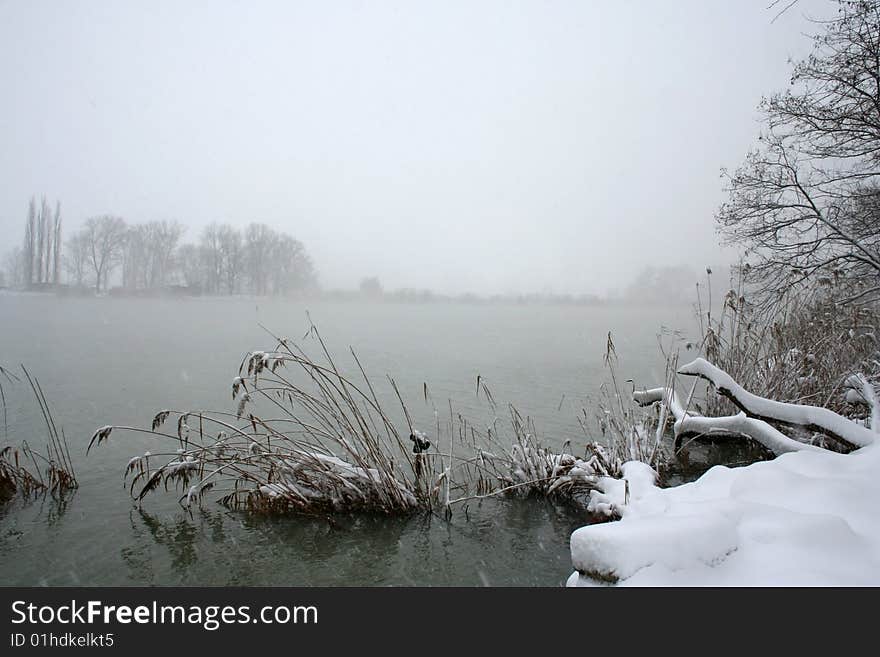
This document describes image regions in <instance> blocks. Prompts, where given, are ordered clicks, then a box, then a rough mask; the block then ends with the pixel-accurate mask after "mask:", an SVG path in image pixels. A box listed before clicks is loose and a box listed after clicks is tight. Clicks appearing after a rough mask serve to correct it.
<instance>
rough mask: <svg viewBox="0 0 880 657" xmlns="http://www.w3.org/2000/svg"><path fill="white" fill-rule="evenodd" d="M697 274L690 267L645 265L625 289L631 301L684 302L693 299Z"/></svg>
mask: <svg viewBox="0 0 880 657" xmlns="http://www.w3.org/2000/svg"><path fill="white" fill-rule="evenodd" d="M696 283H697V275H696V273H695V272H694V270H693V269H691V268H690V267H687V266H684V265H681V266H665V267H645V268H643V269H642V270H641V271H640V272H639V274H638V275H637V276H636V278H635V280H634V281H633V282H632V284H631V285H630V286H629V287H628V288H627V290H626V295H625V296H626V298H627V299H629V300H631V301H640V302H646V301H656V302H658V303H668V302H675V303H686V302H688V301H691V300H693V298H694V290H695V285H696Z"/></svg>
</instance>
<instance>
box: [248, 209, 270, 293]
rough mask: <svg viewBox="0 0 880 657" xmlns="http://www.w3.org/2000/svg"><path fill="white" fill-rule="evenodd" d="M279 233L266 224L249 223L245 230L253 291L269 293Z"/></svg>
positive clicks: (249, 277) (249, 273) (249, 274)
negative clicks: (274, 251) (270, 275)
mask: <svg viewBox="0 0 880 657" xmlns="http://www.w3.org/2000/svg"><path fill="white" fill-rule="evenodd" d="M277 239H278V234H277V233H276V232H275V231H274V230H272V229H271V228H269V226H267V225H266V224H257V223H252V224H249V225H248V227H247V228H245V231H244V250H245V262H246V264H247V273H248V279H249V281H250V286H251V292H252V293H253V294H256V295H257V296H262V295H264V294H268V293H269V268H270V266H271V262H272V255H273V253H272V252H273V250H274V248H275V243H276V241H277Z"/></svg>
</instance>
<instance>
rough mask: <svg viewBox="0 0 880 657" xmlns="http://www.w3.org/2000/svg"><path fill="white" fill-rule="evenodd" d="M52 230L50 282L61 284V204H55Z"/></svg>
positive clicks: (58, 202) (57, 202)
mask: <svg viewBox="0 0 880 657" xmlns="http://www.w3.org/2000/svg"><path fill="white" fill-rule="evenodd" d="M53 224H54V229H53V231H52V245H53V248H52V256H53V257H52V282H53V283H54V284H55V285H58V283H60V282H61V278H60V276H61V202H60V201H56V202H55V219H54V222H53Z"/></svg>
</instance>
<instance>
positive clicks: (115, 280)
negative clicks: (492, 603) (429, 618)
mask: <svg viewBox="0 0 880 657" xmlns="http://www.w3.org/2000/svg"><path fill="white" fill-rule="evenodd" d="M766 4H767V1H766V0H762V1H760V2H758V1H757V0H756V1H754V2H736V3H731V2H723V1H717V2H704V1H702V0H686V1H684V0H683V1H677V2H675V3H659V2H654V3H631V2H615V3H607V2H604V3H600V2H566V1H561V2H551V3H545V2H523V3H509V2H501V1H498V2H495V1H490V2H480V3H469V2H457V1H451V2H443V3H393V2H388V3H363V2H359V1H352V2H340V3H317V2H314V3H301V2H297V3H291V2H281V1H280V0H278V1H268V0H267V1H264V2H255V3H247V4H244V3H239V2H232V1H228V2H213V3H209V4H199V3H186V4H185V5H182V4H181V3H175V2H170V1H166V0H156V1H154V2H143V3H128V2H127V3H106V2H98V1H95V2H92V1H89V0H83V1H80V2H69V3H58V2H49V1H46V0H35V1H33V2H26V3H25V2H0V89H2V90H3V102H2V103H0V143H2V144H3V148H0V176H2V180H3V184H2V185H0V275H2V277H0V367H4V368H6V369H8V370H9V371H10V372H12V371H14V372H19V369H18V368H19V365H20V364H24V365H25V366H26V367H27V368H28V370H29V371H30V372H31V373H32V374H33V375H34V376H36V377H37V378H38V379H39V381H40V383H41V385H42V389H43V391H44V392H45V395H46V398H47V399H48V401H49V403H50V404H51V408H52V411H53V413H54V415H55V418H56V420H57V422H58V424H59V425H61V426H63V427H64V432H65V435H66V437H67V440H68V442H69V445H70V451H71V458H72V461H73V465H74V466H75V469H76V473H77V476H78V480H79V488H78V489H77V490H75V491H74V492H72V493H71V494H70V495H68V496H67V497H66V498H65V499H64V500H58V499H55V498H54V497H53V496H52V495H45V496H37V497H35V498H31V497H21V496H19V497H14V498H12V499H10V500H6V501H2V502H0V584H2V585H13V584H22V585H78V584H83V585H98V584H112V585H118V584H120V585H121V584H157V585H167V584H193V585H196V584H200V585H215V584H216V585H223V584H238V585H257V584H265V585H312V584H315V585H317V584H334V585H335V584H340V585H341V584H349V585H386V584H395V585H398V584H399V585H428V584H431V585H448V584H461V585H549V586H556V585H560V584H561V583H562V582H563V581H564V580H565V578H566V577H567V576H568V574H569V573H570V571H571V559H570V553H569V545H568V540H569V536H570V534H571V531H572V530H573V529H574V528H576V527H578V526H580V525H582V524H583V523H584V522H585V521H586V520H585V513H584V512H583V511H582V510H578V509H575V508H572V507H566V506H560V505H556V504H553V503H550V502H548V501H546V500H543V501H540V500H535V499H526V500H515V501H510V500H504V499H496V500H486V501H483V502H474V503H471V504H469V506H468V507H467V509H466V510H458V511H456V513H455V515H454V517H453V518H452V520H451V521H449V522H447V521H445V520H442V519H440V518H438V517H437V516H436V515H434V516H430V515H428V516H418V517H412V518H406V519H398V518H378V517H372V516H363V517H355V516H348V515H340V517H338V518H333V519H328V518H302V517H275V518H266V517H258V516H255V515H248V514H246V513H242V512H235V511H230V510H228V509H226V508H224V507H223V506H221V505H219V504H216V503H215V502H216V500H215V499H213V498H211V496H208V497H207V498H206V500H205V501H204V503H203V504H202V505H201V506H200V507H199V508H193V510H192V511H187V510H184V509H183V508H182V507H181V506H180V505H179V504H178V503H177V497H178V494H179V493H175V492H168V493H167V494H166V493H164V492H161V493H157V494H156V495H152V496H150V497H149V498H148V499H147V500H146V501H145V502H144V504H143V505H142V506H138V505H136V504H134V503H133V501H132V499H131V496H130V491H129V490H128V489H127V488H126V487H125V486H124V485H123V482H122V473H123V470H124V468H125V464H126V463H127V462H128V460H129V458H131V457H132V456H135V455H138V454H143V452H144V451H145V450H148V449H151V445H153V443H152V442H151V439H150V438H149V437H147V436H144V435H139V434H136V433H126V432H122V431H114V433H113V434H112V436H111V438H110V439H109V440H108V441H107V444H104V445H100V447H99V448H96V449H92V451H91V453H89V454H88V456H87V455H86V446H87V443H88V440H89V438H90V437H91V436H92V434H93V432H94V431H95V429H96V428H97V427H99V426H102V425H128V426H133V427H149V426H150V422H151V420H152V418H153V416H154V414H155V413H156V412H157V411H159V410H161V409H174V410H178V411H184V410H188V409H198V410H203V409H208V410H214V411H220V412H234V407H235V402H234V401H233V400H232V395H231V394H230V392H231V385H232V380H233V377H235V376H236V375H237V374H238V367H239V364H240V363H241V361H242V358H243V357H244V356H245V355H246V354H247V353H248V352H249V351H250V350H258V349H259V350H265V349H271V348H272V347H273V345H274V338H273V337H272V335H270V332H271V333H274V334H275V335H278V336H281V337H287V338H291V339H293V340H294V341H296V342H298V343H301V344H302V345H303V346H304V348H305V349H306V350H308V351H309V352H310V353H316V354H317V353H318V345H317V343H316V341H315V339H314V336H312V337H307V334H308V332H309V328H310V326H311V323H312V322H313V323H314V324H315V325H316V326H317V327H318V329H319V330H320V333H321V335H322V336H323V338H324V340H325V341H326V343H327V345H328V347H329V348H330V349H331V351H332V353H333V355H334V357H335V358H337V359H338V362H339V364H340V367H342V368H343V370H344V371H345V372H346V373H351V374H352V375H353V376H358V372H357V369H356V367H355V362H354V360H353V358H352V357H351V354H350V353H349V351H348V350H349V347H351V348H353V349H354V350H355V351H356V352H357V355H358V357H359V358H360V360H361V362H362V363H363V365H364V367H365V369H366V371H367V372H368V373H369V376H370V382H371V384H373V385H374V386H375V388H376V391H377V396H378V398H379V400H380V401H381V403H382V404H383V405H385V406H387V407H388V408H389V409H391V411H390V417H391V420H392V421H393V422H395V423H396V425H397V426H399V427H401V430H402V429H403V427H406V426H407V418H405V417H404V414H403V413H402V412H401V411H400V410H398V409H399V404H398V401H397V398H396V395H395V394H394V393H393V389H392V387H391V385H390V383H389V381H388V378H387V377H388V376H390V377H393V379H394V381H395V382H396V384H397V385H398V386H399V388H400V391H401V394H402V395H403V397H404V399H405V401H406V404H407V407H408V408H409V409H410V411H411V413H412V421H413V423H414V425H415V426H416V427H417V428H419V429H420V430H423V431H425V432H426V434H427V435H429V436H432V437H433V436H435V435H436V434H437V433H438V432H437V431H435V429H436V426H437V424H438V423H442V422H445V421H446V418H447V417H449V415H450V414H457V413H461V414H462V416H464V417H466V418H467V419H468V422H470V423H472V424H476V425H478V426H484V427H487V426H490V425H492V423H493V422H495V421H501V422H506V421H507V417H506V414H507V413H508V412H509V411H508V408H507V406H506V405H507V404H508V403H511V404H514V405H515V406H516V408H517V409H518V410H519V411H520V412H521V413H522V414H523V415H525V416H528V418H530V419H531V420H533V421H534V423H535V426H536V428H537V431H538V434H539V437H540V439H541V442H542V443H543V444H544V445H546V446H547V447H548V448H550V449H561V448H562V446H563V445H564V444H565V443H566V441H571V444H572V445H573V447H572V449H573V451H574V452H575V453H578V454H580V452H579V451H578V450H579V449H583V444H584V443H585V442H587V441H592V440H602V436H601V434H600V431H599V428H598V424H597V423H596V422H595V415H596V413H597V405H596V401H597V398H598V396H599V394H600V386H602V384H603V382H606V381H607V378H608V370H607V367H606V364H605V363H604V361H603V359H604V356H605V354H606V350H607V346H608V344H609V333H610V334H611V337H612V338H613V344H614V345H615V349H616V354H617V358H618V360H616V361H615V363H616V366H617V368H618V370H617V371H618V372H619V383H620V384H621V385H622V386H623V387H624V388H625V389H626V390H625V392H626V391H629V390H630V389H631V388H635V387H642V386H649V387H650V386H657V385H661V384H662V383H663V382H664V378H665V368H666V362H665V360H664V355H663V353H662V351H661V349H660V348H659V346H658V342H659V343H660V344H664V345H668V344H670V343H671V342H673V341H684V340H686V339H687V338H688V337H693V336H694V335H695V334H696V332H697V326H696V320H695V318H694V313H693V307H692V304H693V303H694V302H695V301H697V295H698V292H697V283H699V284H700V285H701V286H703V287H701V288H700V292H699V294H701V295H705V294H706V287H705V282H706V280H707V279H706V277H707V276H710V274H708V273H705V272H708V271H714V272H715V273H714V274H712V275H711V276H714V280H713V283H712V285H713V286H714V289H715V290H716V291H717V292H718V294H716V296H715V297H713V299H712V302H714V303H715V304H716V305H717V304H719V303H720V302H721V301H720V299H721V296H722V295H723V292H724V288H725V285H726V282H727V277H728V271H729V269H728V268H729V266H730V265H731V264H732V263H734V262H735V261H736V259H737V257H736V254H735V253H734V252H733V251H732V250H729V249H726V248H723V247H722V246H721V245H719V243H718V238H717V235H716V234H715V225H714V222H713V215H714V213H715V212H716V210H717V208H718V205H719V203H720V202H721V201H722V200H723V199H724V190H723V183H722V181H720V180H719V177H718V170H719V168H720V167H730V168H734V167H736V165H737V164H738V163H739V162H741V161H742V158H743V156H744V154H745V153H746V152H747V151H748V149H749V147H750V146H751V145H752V144H753V143H754V140H755V138H756V136H757V133H758V129H759V126H758V124H757V123H756V120H755V119H756V113H755V106H756V105H757V104H758V102H759V101H760V99H761V96H762V94H765V93H767V92H768V90H773V89H778V88H785V85H786V84H788V81H789V76H790V69H789V66H788V63H787V61H788V59H789V58H790V57H799V56H802V55H804V54H806V53H807V52H808V50H809V46H810V43H809V40H808V39H805V38H804V37H803V32H804V31H807V30H808V29H810V27H811V26H813V23H811V22H810V20H809V19H810V17H813V18H822V17H824V16H825V15H827V13H828V11H829V3H825V2H822V1H821V0H809V1H808V0H800V2H799V3H798V4H797V8H796V9H794V10H791V11H787V12H785V13H784V15H782V16H780V17H779V19H778V20H771V18H773V16H772V14H768V11H767V8H766ZM707 268H708V269H707ZM701 301H702V302H703V303H708V302H709V299H708V297H702V298H701ZM478 381H479V382H482V383H483V384H484V385H486V386H487V387H488V388H489V389H491V394H492V395H493V396H494V399H495V400H497V401H498V410H497V411H493V410H492V408H491V406H490V404H488V403H487V400H486V398H485V394H483V395H480V394H479V384H478ZM3 382H4V392H5V394H6V423H7V425H8V426H4V433H3V441H2V442H0V445H4V446H5V445H7V444H20V443H21V441H27V442H29V443H33V444H34V445H35V446H39V447H41V446H42V444H43V442H44V440H45V438H44V436H45V427H44V424H43V418H42V417H41V416H40V415H39V414H38V412H37V409H36V408H35V406H34V404H33V398H32V397H30V396H29V395H30V393H29V390H28V389H27V388H25V386H24V385H23V384H22V382H17V383H16V382H14V381H13V380H12V379H3ZM19 384H21V385H19ZM578 418H580V419H581V420H582V421H583V424H582V423H581V422H579V421H578ZM585 429H586V433H585ZM450 460H451V459H450ZM523 564H527V567H523Z"/></svg>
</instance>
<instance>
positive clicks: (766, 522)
mask: <svg viewBox="0 0 880 657" xmlns="http://www.w3.org/2000/svg"><path fill="white" fill-rule="evenodd" d="M626 467H627V472H626V477H627V479H628V481H629V493H630V499H629V503H628V504H624V502H625V500H624V494H625V493H624V486H622V485H618V486H610V487H609V488H608V489H607V490H606V492H605V493H596V500H597V502H604V503H613V504H615V506H616V507H617V509H618V510H619V512H620V513H621V516H622V518H621V520H619V521H617V522H610V523H605V524H599V525H589V526H586V527H582V528H580V529H578V530H576V531H575V532H574V533H573V534H572V536H571V555H572V564H573V566H574V567H575V569H576V570H575V572H574V573H572V575H571V576H570V577H569V579H568V582H567V585H568V586H596V585H603V584H607V583H610V582H611V583H615V584H616V585H618V586H877V585H880V522H878V513H877V506H876V505H877V500H878V499H880V478H878V476H877V473H878V471H880V446H878V445H877V444H876V443H875V444H874V445H870V446H867V447H863V448H861V449H859V450H857V451H855V452H852V453H850V454H838V453H834V452H830V451H828V452H819V451H815V452H814V451H800V452H792V453H788V454H783V455H781V456H778V457H777V458H776V459H774V460H772V461H763V462H758V463H753V464H751V465H748V466H745V467H740V468H728V467H725V466H716V467H713V468H712V469H711V470H709V471H708V472H706V473H705V474H704V475H703V476H702V477H700V478H699V479H697V480H696V481H693V482H690V483H687V484H683V485H681V486H677V487H675V488H666V489H660V488H658V487H656V486H655V485H654V483H653V476H652V474H651V473H650V469H649V468H647V467H646V466H644V465H643V464H640V463H636V462H632V463H628V464H626ZM609 483H611V482H609Z"/></svg>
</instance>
